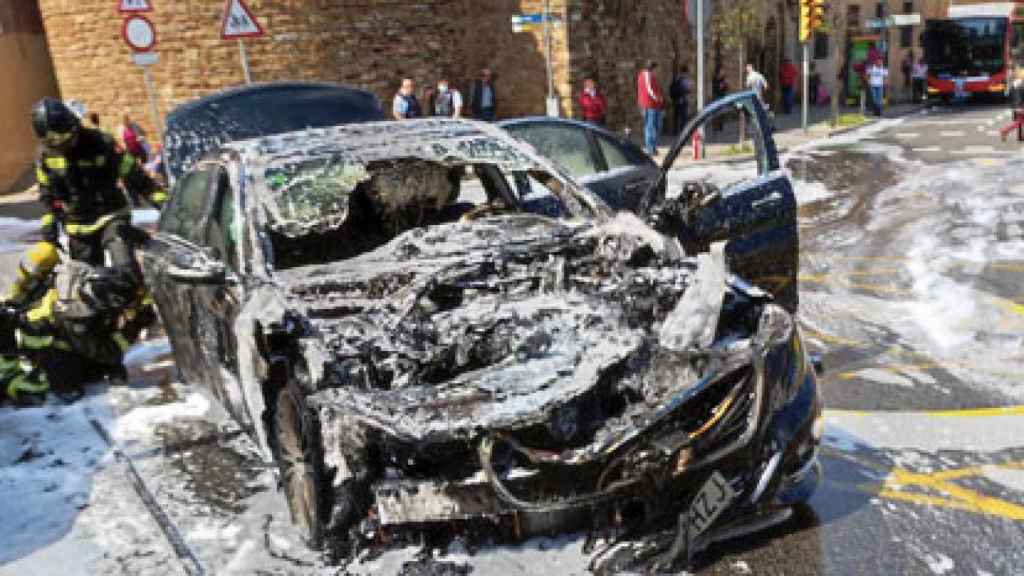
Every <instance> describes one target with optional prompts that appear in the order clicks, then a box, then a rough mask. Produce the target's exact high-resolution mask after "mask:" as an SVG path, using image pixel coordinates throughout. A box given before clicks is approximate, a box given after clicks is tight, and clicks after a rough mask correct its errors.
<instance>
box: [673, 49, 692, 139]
mask: <svg viewBox="0 0 1024 576" xmlns="http://www.w3.org/2000/svg"><path fill="white" fill-rule="evenodd" d="M668 93H669V96H671V97H672V109H673V111H674V112H675V115H674V116H673V122H672V133H673V134H677V135H678V134H679V133H680V132H682V131H683V127H684V126H686V123H687V122H689V121H690V69H689V68H688V67H687V66H683V67H682V69H681V70H680V71H679V72H678V73H676V76H675V78H673V79H672V86H670V87H669V89H668Z"/></svg>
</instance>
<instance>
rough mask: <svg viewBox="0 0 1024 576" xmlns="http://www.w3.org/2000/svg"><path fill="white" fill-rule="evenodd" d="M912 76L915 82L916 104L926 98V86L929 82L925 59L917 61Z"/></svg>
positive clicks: (914, 96) (914, 95)
mask: <svg viewBox="0 0 1024 576" xmlns="http://www.w3.org/2000/svg"><path fill="white" fill-rule="evenodd" d="M912 75H913V81H914V93H913V98H914V102H920V101H921V100H924V98H925V85H926V82H927V80H928V64H926V63H925V61H924V57H921V58H918V59H917V63H915V64H914V70H913V72H912Z"/></svg>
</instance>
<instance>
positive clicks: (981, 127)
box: [978, 126, 988, 134]
mask: <svg viewBox="0 0 1024 576" xmlns="http://www.w3.org/2000/svg"><path fill="white" fill-rule="evenodd" d="M987 130H988V127H987V126H978V132H981V133H982V134H984V133H985V132H986V131H987Z"/></svg>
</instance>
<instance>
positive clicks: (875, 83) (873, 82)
mask: <svg viewBox="0 0 1024 576" xmlns="http://www.w3.org/2000/svg"><path fill="white" fill-rule="evenodd" d="M888 77H889V70H888V69H887V68H886V67H885V64H882V61H881V60H875V61H874V62H873V63H872V64H871V66H870V67H868V86H870V87H871V100H872V104H874V106H875V116H881V115H882V102H883V99H884V98H885V79H886V78H888Z"/></svg>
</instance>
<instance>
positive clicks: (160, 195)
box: [149, 190, 167, 204]
mask: <svg viewBox="0 0 1024 576" xmlns="http://www.w3.org/2000/svg"><path fill="white" fill-rule="evenodd" d="M149 199H150V200H152V201H153V203H154V204H164V203H166V202H167V191H166V190H157V191H156V192H153V194H152V195H151V196H150V197H149Z"/></svg>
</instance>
